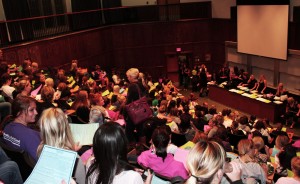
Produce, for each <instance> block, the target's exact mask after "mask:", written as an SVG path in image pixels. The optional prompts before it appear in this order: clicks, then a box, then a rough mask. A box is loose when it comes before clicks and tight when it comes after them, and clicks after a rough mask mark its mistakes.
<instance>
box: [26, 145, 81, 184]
mask: <svg viewBox="0 0 300 184" xmlns="http://www.w3.org/2000/svg"><path fill="white" fill-rule="evenodd" d="M76 158H77V153H76V152H75V151H70V150H65V149H59V148H55V147H51V146H48V145H45V146H44V148H43V151H42V153H41V155H40V158H39V160H38V162H37V164H36V165H35V167H34V169H33V171H32V173H31V174H30V176H29V177H28V178H27V180H26V181H25V184H41V183H42V184H53V183H61V181H62V180H65V182H66V183H68V184H69V183H70V178H71V176H72V173H73V168H74V165H75V161H76Z"/></svg>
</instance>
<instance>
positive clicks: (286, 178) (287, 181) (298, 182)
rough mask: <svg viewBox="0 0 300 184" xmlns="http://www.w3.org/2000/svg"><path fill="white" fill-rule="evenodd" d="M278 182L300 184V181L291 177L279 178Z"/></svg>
mask: <svg viewBox="0 0 300 184" xmlns="http://www.w3.org/2000/svg"><path fill="white" fill-rule="evenodd" d="M276 184H300V181H298V180H295V179H294V178H291V177H281V178H279V179H278V180H277V182H276Z"/></svg>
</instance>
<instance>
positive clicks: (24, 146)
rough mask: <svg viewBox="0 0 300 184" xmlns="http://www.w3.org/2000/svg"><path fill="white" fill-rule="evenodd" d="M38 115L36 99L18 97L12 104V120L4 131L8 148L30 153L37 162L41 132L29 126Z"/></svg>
mask: <svg viewBox="0 0 300 184" xmlns="http://www.w3.org/2000/svg"><path fill="white" fill-rule="evenodd" d="M37 114H38V113H37V111H36V102H35V99H33V98H31V97H26V96H20V97H17V98H16V99H14V101H13V103H12V120H11V121H10V123H8V124H7V125H6V126H5V128H4V130H3V139H4V141H5V143H6V144H7V145H8V146H10V147H12V148H14V149H19V150H24V151H26V152H28V153H29V155H30V156H31V157H32V158H34V159H35V160H37V155H36V150H37V147H38V145H39V144H40V142H41V137H40V134H39V132H37V131H35V130H32V129H30V128H29V127H28V124H29V123H33V122H35V120H36V116H37Z"/></svg>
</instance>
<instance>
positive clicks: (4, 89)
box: [1, 85, 16, 99]
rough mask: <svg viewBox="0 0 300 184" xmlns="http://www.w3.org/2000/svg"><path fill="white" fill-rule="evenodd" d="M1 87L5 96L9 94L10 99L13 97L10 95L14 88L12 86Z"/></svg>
mask: <svg viewBox="0 0 300 184" xmlns="http://www.w3.org/2000/svg"><path fill="white" fill-rule="evenodd" d="M1 89H2V91H3V92H4V93H5V94H7V96H9V97H10V98H11V99H14V97H13V96H12V92H13V91H14V90H16V89H15V88H14V87H11V86H8V85H3V86H2V88H1Z"/></svg>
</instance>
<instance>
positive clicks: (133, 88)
mask: <svg viewBox="0 0 300 184" xmlns="http://www.w3.org/2000/svg"><path fill="white" fill-rule="evenodd" d="M139 73H140V72H139V70H138V69H137V68H130V69H129V70H127V72H126V76H127V79H128V81H129V83H130V84H129V86H128V92H127V101H126V104H130V103H131V102H134V101H136V100H138V99H139V98H140V97H143V96H146V94H147V91H146V89H145V88H144V86H143V84H142V82H141V81H139ZM125 121H126V136H127V138H128V141H129V142H130V143H134V142H135V140H134V130H135V129H136V131H137V135H138V138H139V140H138V141H139V142H141V143H145V141H146V137H145V135H144V134H143V123H140V124H138V125H135V124H134V123H133V122H132V120H131V119H130V117H129V116H128V115H127V114H125Z"/></svg>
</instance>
